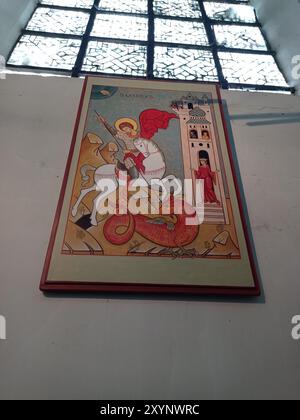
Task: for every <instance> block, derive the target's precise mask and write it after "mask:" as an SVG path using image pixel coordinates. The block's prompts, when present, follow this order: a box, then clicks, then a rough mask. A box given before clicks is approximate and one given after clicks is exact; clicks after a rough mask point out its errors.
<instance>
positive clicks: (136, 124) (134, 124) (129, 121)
mask: <svg viewBox="0 0 300 420" xmlns="http://www.w3.org/2000/svg"><path fill="white" fill-rule="evenodd" d="M124 123H128V124H130V125H132V127H133V129H134V131H137V129H138V123H137V122H136V121H135V120H133V119H132V118H120V119H119V120H118V121H116V122H115V127H116V129H117V130H120V125H121V124H124Z"/></svg>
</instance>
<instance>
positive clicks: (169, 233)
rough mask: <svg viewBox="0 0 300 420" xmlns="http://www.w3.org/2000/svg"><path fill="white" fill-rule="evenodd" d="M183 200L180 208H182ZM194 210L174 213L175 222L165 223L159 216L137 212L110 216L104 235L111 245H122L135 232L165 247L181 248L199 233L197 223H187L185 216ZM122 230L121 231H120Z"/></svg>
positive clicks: (189, 216) (187, 216)
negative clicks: (154, 216) (136, 213)
mask: <svg viewBox="0 0 300 420" xmlns="http://www.w3.org/2000/svg"><path fill="white" fill-rule="evenodd" d="M184 204H185V203H184V202H182V208H183V209H184ZM171 213H172V214H171V216H172V215H174V200H172V201H171ZM195 214H196V212H195V213H194V214H193V215H191V214H189V215H187V214H186V213H185V211H183V214H176V223H174V224H173V223H167V222H165V221H163V219H161V218H159V219H157V220H156V221H155V219H152V218H150V217H147V216H144V215H141V214H138V215H133V214H131V213H128V214H126V215H114V216H111V217H110V218H109V219H108V220H107V221H106V223H105V225H104V230H103V232H104V236H105V238H106V239H107V240H108V241H109V242H110V243H112V244H113V245H124V244H126V243H127V242H129V241H130V240H131V239H132V237H133V235H134V233H135V232H137V233H139V234H140V235H141V236H143V237H144V238H145V239H147V240H149V241H151V242H153V243H155V244H157V245H160V246H163V247H167V248H182V247H184V246H186V245H189V244H190V243H192V242H193V241H194V240H195V239H196V237H197V236H198V233H199V226H198V225H187V218H191V217H194V216H195ZM120 231H122V233H120Z"/></svg>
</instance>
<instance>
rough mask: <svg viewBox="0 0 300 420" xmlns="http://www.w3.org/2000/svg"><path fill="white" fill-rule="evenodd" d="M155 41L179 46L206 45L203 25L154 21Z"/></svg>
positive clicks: (206, 40)
mask: <svg viewBox="0 0 300 420" xmlns="http://www.w3.org/2000/svg"><path fill="white" fill-rule="evenodd" d="M155 40H156V41H157V42H174V43H180V44H192V45H208V39H207V35H206V31H205V28H204V25H203V23H200V22H185V21H180V20H171V19H155Z"/></svg>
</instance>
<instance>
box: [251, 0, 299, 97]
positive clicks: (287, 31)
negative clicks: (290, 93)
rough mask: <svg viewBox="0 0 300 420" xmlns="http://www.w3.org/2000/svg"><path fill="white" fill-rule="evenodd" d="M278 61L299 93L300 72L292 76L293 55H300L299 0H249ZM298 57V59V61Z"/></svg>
mask: <svg viewBox="0 0 300 420" xmlns="http://www.w3.org/2000/svg"><path fill="white" fill-rule="evenodd" d="M251 2H252V4H253V5H254V7H255V8H256V12H257V15H258V18H259V20H260V22H261V24H262V26H263V30H264V31H265V33H266V35H267V38H268V40H269V42H270V44H271V46H272V49H273V50H274V51H276V52H277V58H278V62H279V64H280V66H281V68H282V69H283V71H284V73H285V75H286V77H287V79H288V81H289V83H290V84H291V86H294V87H296V88H297V91H298V93H300V73H299V70H298V72H297V74H298V77H297V78H294V77H293V74H292V70H293V67H294V66H295V64H293V63H292V58H293V57H294V56H300V47H299V44H300V25H299V21H300V2H299V0H285V1H282V0H251ZM299 62H300V59H299V60H298V63H299Z"/></svg>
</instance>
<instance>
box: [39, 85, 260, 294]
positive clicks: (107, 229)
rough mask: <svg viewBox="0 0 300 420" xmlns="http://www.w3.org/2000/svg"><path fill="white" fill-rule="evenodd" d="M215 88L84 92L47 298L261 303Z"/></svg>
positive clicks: (45, 281) (89, 88) (50, 257)
mask: <svg viewBox="0 0 300 420" xmlns="http://www.w3.org/2000/svg"><path fill="white" fill-rule="evenodd" d="M235 171H236V170H235V165H234V162H233V158H232V151H231V145H230V142H229V139H228V136H227V134H226V122H225V118H224V114H223V109H222V102H221V97H220V92H219V89H218V86H217V85H214V84H202V83H177V82H174V83H172V82H163V81H146V80H133V79H130V80H128V79H115V78H111V79H110V78H98V77H97V78H94V77H88V78H87V79H86V80H85V83H84V88H83V92H82V97H81V102H80V106H79V111H78V118H77V122H76V127H75V130H74V136H73V140H72V144H71V149H70V153H69V158H68V162H67V167H66V172H65V177H64V181H63V186H62V190H61V195H60V198H59V203H58V208H57V212H56V216H55V221H54V226H53V229H52V233H51V238H50V243H49V248H48V252H47V256H46V261H45V266H44V271H43V274H42V280H41V290H43V291H57V292H58V291H74V292H76V291H77V292H83V291H87V292H118V293H122V292H124V293H152V294H154V293H168V294H225V295H226V294H227V295H228V294H231V295H241V296H243V295H244V296H248V295H253V296H257V295H259V282H258V278H257V273H256V268H255V263H254V257H253V251H252V247H251V245H250V240H249V232H248V231H247V226H246V222H245V216H244V210H243V203H242V200H241V194H240V191H239V184H238V181H237V176H236V172H235Z"/></svg>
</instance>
